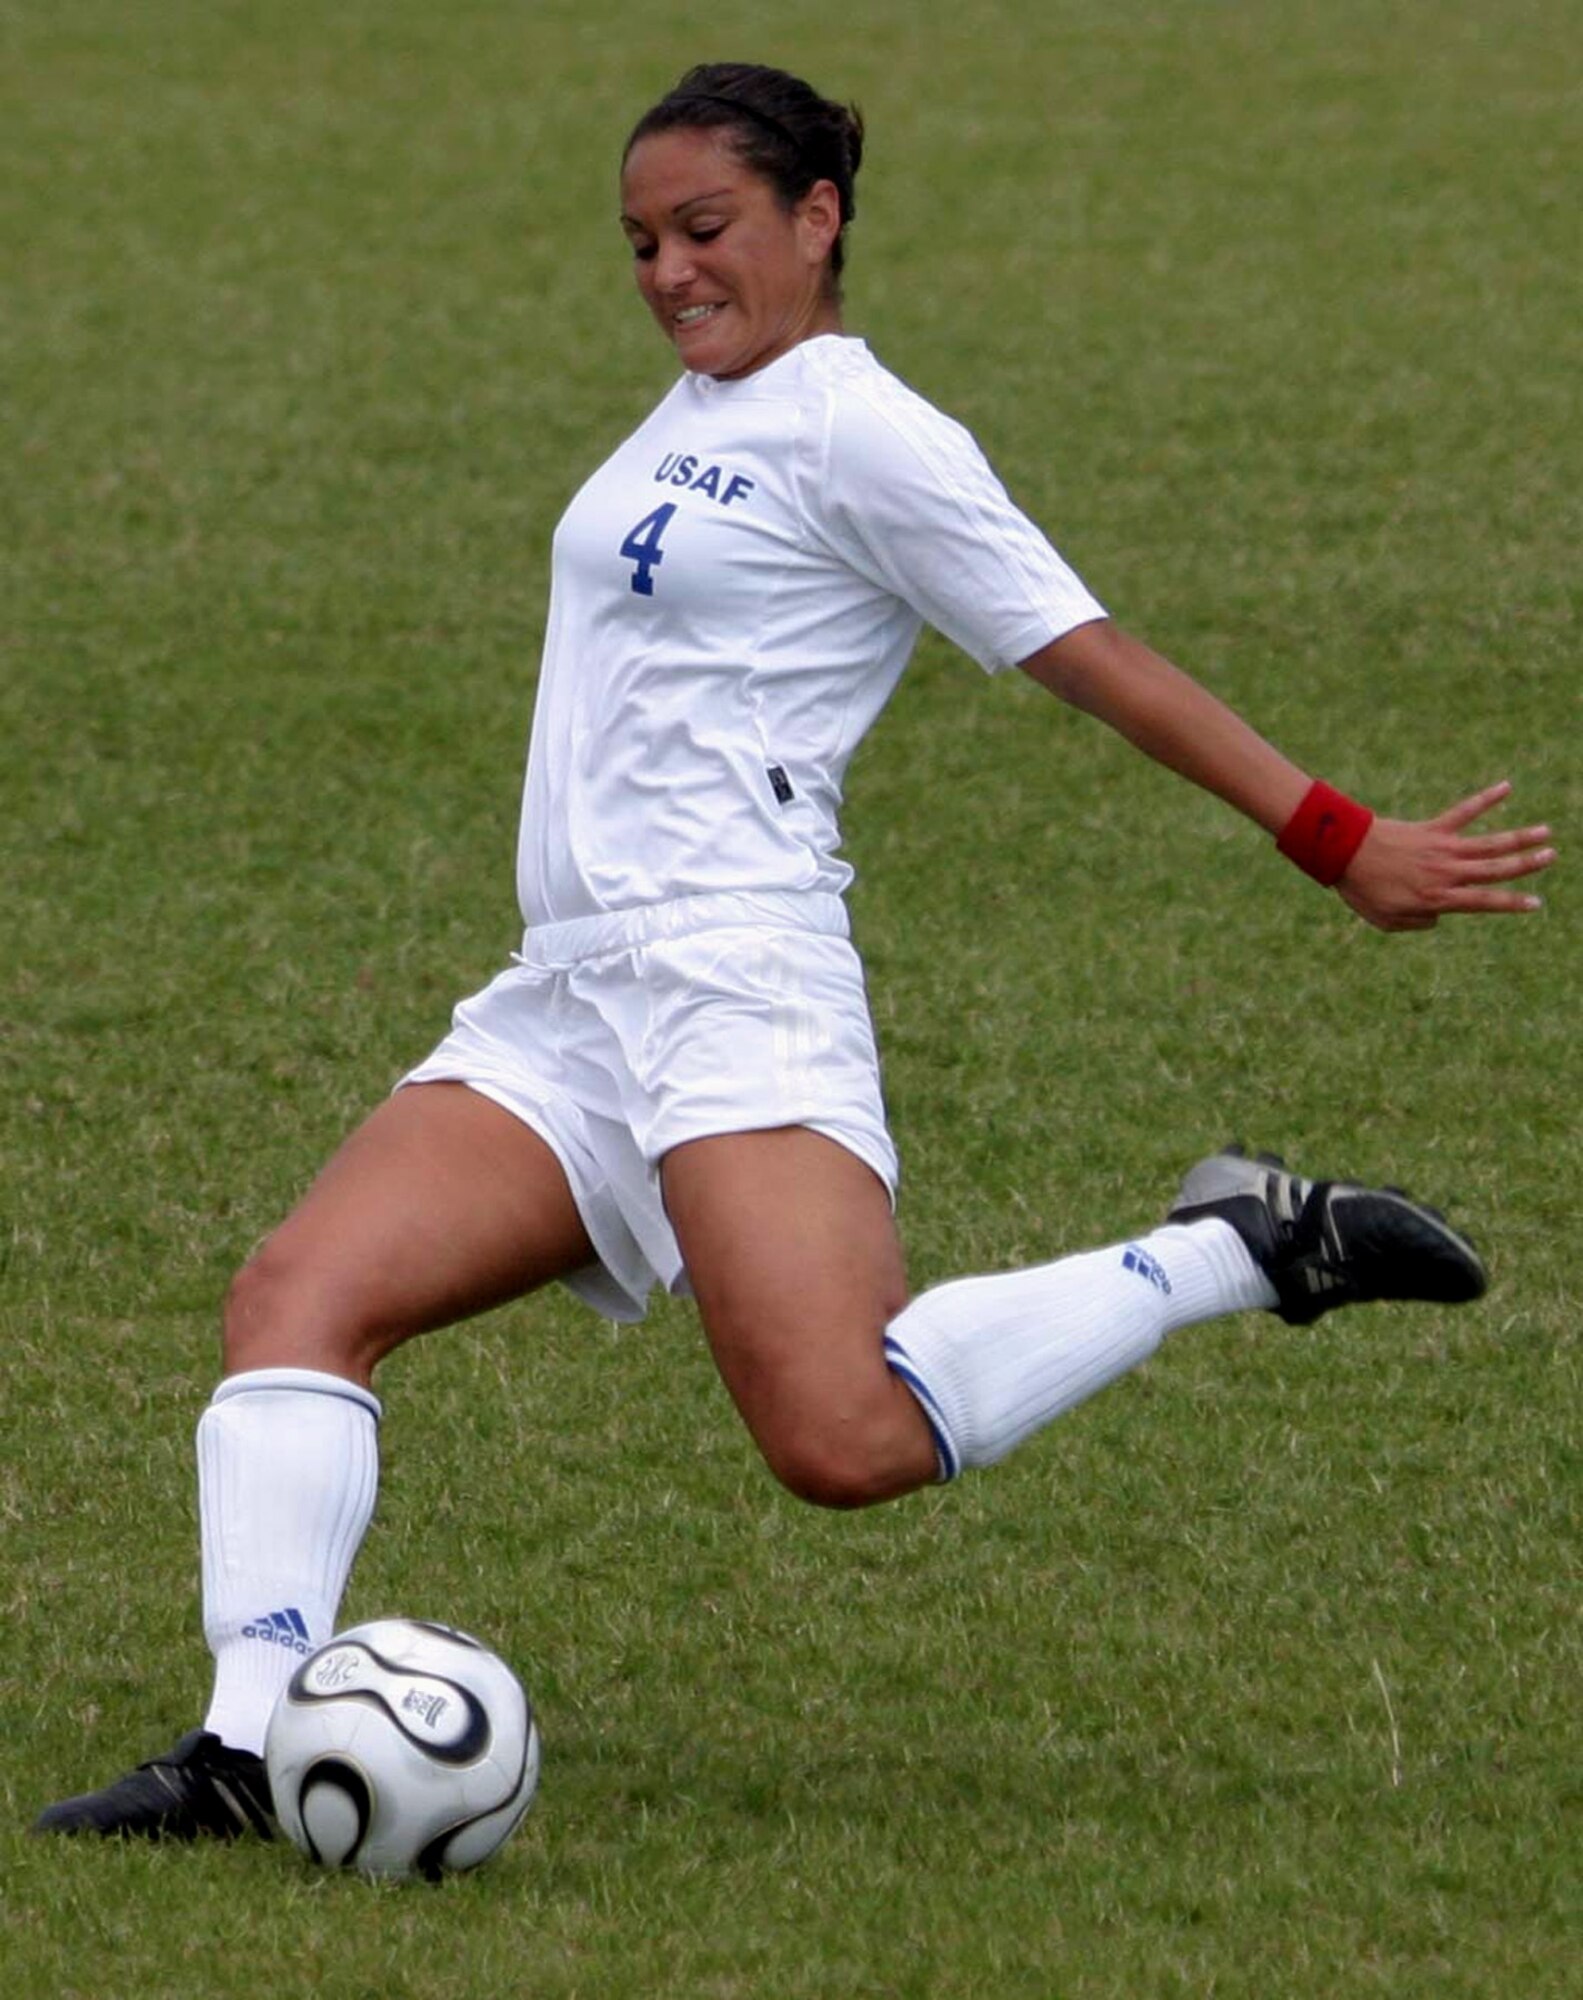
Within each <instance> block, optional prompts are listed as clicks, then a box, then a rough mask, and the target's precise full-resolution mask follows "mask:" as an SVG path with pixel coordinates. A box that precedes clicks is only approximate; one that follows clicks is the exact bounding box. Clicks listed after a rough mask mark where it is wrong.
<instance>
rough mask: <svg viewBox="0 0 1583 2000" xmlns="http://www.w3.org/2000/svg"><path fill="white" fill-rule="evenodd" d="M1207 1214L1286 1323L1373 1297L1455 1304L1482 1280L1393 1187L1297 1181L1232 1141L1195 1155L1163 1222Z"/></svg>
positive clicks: (1436, 1225) (1458, 1244) (1465, 1256)
mask: <svg viewBox="0 0 1583 2000" xmlns="http://www.w3.org/2000/svg"><path fill="white" fill-rule="evenodd" d="M1211 1215H1217V1216H1219V1217H1220V1218H1221V1220H1222V1221H1224V1222H1229V1223H1230V1224H1231V1226H1232V1228H1233V1229H1234V1230H1236V1232H1237V1234H1238V1235H1239V1236H1240V1237H1241V1238H1242V1240H1243V1242H1244V1243H1246V1244H1247V1246H1248V1249H1249V1250H1250V1251H1251V1252H1252V1253H1253V1259H1254V1262H1255V1263H1256V1264H1257V1265H1258V1266H1259V1268H1260V1270H1262V1271H1263V1272H1264V1274H1265V1275H1266V1277H1268V1279H1269V1280H1270V1283H1271V1284H1272V1285H1273V1286H1274V1287H1275V1291H1276V1297H1277V1301H1278V1303H1277V1304H1276V1306H1275V1307H1274V1308H1273V1310H1274V1311H1276V1312H1277V1313H1279V1314H1280V1316H1281V1318H1282V1319H1284V1320H1285V1321H1286V1322H1287V1323H1288V1324H1289V1325H1291V1326H1307V1325H1308V1323H1309V1322H1310V1321H1311V1320H1316V1319H1318V1317H1319V1315H1320V1314H1321V1313H1326V1312H1329V1311H1330V1309H1331V1307H1332V1306H1346V1305H1361V1304H1364V1303H1366V1302H1367V1301H1368V1300H1370V1299H1426V1300H1431V1301H1433V1302H1435V1303H1437V1304H1439V1305H1462V1304H1464V1303H1465V1302H1466V1301H1467V1300H1469V1299H1476V1298H1479V1297H1481V1296H1482V1295H1483V1293H1484V1291H1485V1289H1486V1288H1487V1286H1488V1284H1489V1279H1488V1277H1487V1276H1486V1275H1485V1270H1484V1266H1483V1264H1482V1263H1481V1262H1480V1260H1479V1253H1478V1252H1477V1251H1476V1250H1475V1249H1474V1247H1473V1245H1472V1244H1471V1243H1469V1242H1468V1240H1467V1238H1466V1237H1465V1236H1459V1235H1458V1234H1457V1232H1456V1230H1454V1229H1453V1228H1452V1227H1451V1225H1450V1223H1449V1222H1447V1221H1446V1219H1445V1217H1444V1216H1443V1215H1442V1214H1441V1213H1440V1212H1439V1210H1438V1209H1433V1208H1426V1207H1425V1206H1424V1204H1423V1203H1422V1202H1418V1201H1414V1200H1413V1199H1412V1197H1411V1196H1410V1195H1406V1194H1403V1192H1402V1190H1401V1189H1400V1188H1391V1187H1385V1188H1371V1187H1360V1186H1358V1185H1357V1184H1356V1183H1354V1182H1352V1181H1305V1180H1302V1179H1300V1178H1299V1177H1298V1176H1297V1175H1296V1174H1291V1173H1288V1172H1287V1171H1286V1166H1285V1163H1284V1162H1283V1161H1282V1160H1280V1159H1278V1158H1277V1157H1276V1155H1275V1154H1273V1153H1261V1154H1259V1156H1258V1158H1257V1159H1249V1157H1248V1156H1247V1154H1245V1153H1244V1152H1243V1151H1242V1150H1241V1149H1240V1147H1236V1146H1231V1147H1228V1148H1227V1149H1226V1151H1225V1152H1223V1153H1215V1154H1212V1155H1211V1157H1210V1158H1209V1159H1207V1160H1200V1161H1199V1163H1198V1165H1197V1166H1196V1167H1194V1168H1193V1169H1192V1171H1191V1172H1190V1173H1189V1174H1188V1176H1187V1178H1186V1179H1185V1180H1184V1181H1183V1182H1182V1185H1181V1186H1180V1187H1179V1188H1178V1189H1177V1192H1176V1200H1175V1201H1174V1202H1173V1204H1172V1205H1171V1209H1170V1212H1169V1214H1168V1215H1167V1216H1166V1220H1167V1221H1168V1222H1199V1221H1202V1220H1204V1219H1205V1218H1206V1217H1208V1216H1211Z"/></svg>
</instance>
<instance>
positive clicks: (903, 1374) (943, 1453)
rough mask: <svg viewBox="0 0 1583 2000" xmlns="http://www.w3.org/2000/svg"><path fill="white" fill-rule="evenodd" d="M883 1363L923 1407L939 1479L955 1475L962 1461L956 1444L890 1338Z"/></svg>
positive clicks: (931, 1400) (932, 1403)
mask: <svg viewBox="0 0 1583 2000" xmlns="http://www.w3.org/2000/svg"><path fill="white" fill-rule="evenodd" d="M885 1364H886V1366H887V1367H888V1368H889V1369H890V1372H891V1373H892V1374H893V1375H895V1376H897V1377H898V1378H899V1379H900V1380H901V1381H903V1382H905V1383H906V1385H907V1387H908V1388H909V1389H910V1390H911V1391H912V1393H913V1396H914V1398H915V1399H916V1401H917V1404H918V1407H919V1409H920V1410H922V1411H923V1419H924V1422H925V1423H926V1424H927V1425H928V1426H929V1432H930V1435H931V1436H932V1437H933V1439H934V1455H935V1457H936V1458H937V1459H938V1460H939V1464H940V1478H941V1480H942V1481H944V1480H950V1479H955V1478H956V1476H957V1474H958V1473H959V1472H960V1471H961V1470H962V1461H961V1460H960V1458H958V1456H957V1451H956V1446H955V1445H954V1444H953V1443H952V1442H951V1434H950V1432H949V1431H948V1430H947V1429H946V1427H945V1419H944V1418H943V1417H942V1416H941V1415H940V1412H939V1409H938V1408H937V1407H936V1404H935V1400H934V1398H933V1396H931V1395H930V1393H929V1390H928V1388H927V1386H926V1385H925V1383H924V1382H923V1380H922V1379H921V1377H920V1376H919V1375H918V1373H917V1371H916V1369H915V1368H914V1367H913V1365H912V1363H911V1361H909V1360H908V1358H907V1356H906V1355H905V1354H904V1353H903V1352H902V1350H901V1349H900V1348H899V1347H898V1346H897V1345H896V1343H895V1342H894V1341H892V1340H887V1341H886V1343H885Z"/></svg>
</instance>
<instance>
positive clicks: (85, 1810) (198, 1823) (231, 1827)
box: [33, 1729, 274, 1840]
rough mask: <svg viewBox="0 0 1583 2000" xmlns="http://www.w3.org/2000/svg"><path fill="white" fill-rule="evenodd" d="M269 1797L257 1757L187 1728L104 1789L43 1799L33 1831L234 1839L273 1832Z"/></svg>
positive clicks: (207, 1733) (110, 1837)
mask: <svg viewBox="0 0 1583 2000" xmlns="http://www.w3.org/2000/svg"><path fill="white" fill-rule="evenodd" d="M273 1815H274V1801H273V1800H272V1799H271V1797H270V1791H269V1777H268V1774H267V1773H266V1772H265V1769H264V1760H263V1758H262V1757H255V1756H254V1755H253V1753H252V1751H250V1750H233V1749H232V1748H231V1747H230V1746H229V1744H225V1743H222V1742H221V1741H220V1739H219V1737H218V1736H216V1735H214V1734H213V1733H212V1732H211V1731H209V1730H207V1729H193V1730H190V1731H189V1732H188V1733H187V1735H185V1736H184V1737H183V1738H182V1739H181V1741H180V1742H179V1743H178V1744H177V1745H176V1747H175V1749H174V1750H168V1751H166V1753H165V1755H164V1756H163V1757H151V1758H150V1759H149V1761H148V1762H147V1763H146V1764H139V1765H138V1767H137V1769H136V1770H135V1771H129V1772H128V1773H127V1775H126V1776H125V1777H124V1778H117V1779H116V1781H115V1783H114V1784H113V1785H106V1786H105V1788H104V1790H103V1791H102V1792H84V1793H83V1794H82V1796H81V1797H80V1798H75V1799H62V1800H61V1801H60V1803H59V1804H58V1805H53V1806H46V1807H45V1809H44V1811H43V1812H41V1813H40V1814H39V1816H38V1818H37V1819H36V1820H35V1821H34V1822H33V1831H34V1832H35V1833H96V1834H100V1835H102V1836H103V1837H104V1838H105V1839H107V1840H113V1839H115V1838H116V1837H117V1836H118V1835H119V1836H123V1837H126V1838H129V1839H141V1840H202V1839H211V1840H235V1839H236V1837H237V1836H238V1835H239V1834H243V1833H248V1832H253V1833H257V1834H260V1835H262V1836H263V1838H264V1839H265V1840H268V1839H270V1838H271V1837H272V1834H273Z"/></svg>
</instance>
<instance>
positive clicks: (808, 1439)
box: [755, 1409, 936, 1511]
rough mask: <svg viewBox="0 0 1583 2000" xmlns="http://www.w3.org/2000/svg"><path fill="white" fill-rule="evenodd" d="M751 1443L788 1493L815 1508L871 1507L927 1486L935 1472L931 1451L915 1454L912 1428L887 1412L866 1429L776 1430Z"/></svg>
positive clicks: (847, 1424) (848, 1425)
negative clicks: (754, 1443) (755, 1446)
mask: <svg viewBox="0 0 1583 2000" xmlns="http://www.w3.org/2000/svg"><path fill="white" fill-rule="evenodd" d="M903 1415H905V1413H903ZM920 1423H921V1419H920ZM923 1435H924V1439H925V1440H927V1435H928V1434H927V1428H926V1427H924V1433H923ZM755 1441H756V1442H757V1444H758V1447H759V1450H760V1451H761V1452H762V1453H763V1456H764V1461H765V1463H766V1464H767V1465H768V1467H769V1469H770V1471H771V1472H773V1473H774V1475H775V1477H776V1478H777V1479H778V1480H779V1481H780V1483H781V1485H782V1486H784V1487H785V1488H786V1490H787V1492H788V1493H791V1494H794V1495H795V1496H796V1498H797V1499H799V1500H806V1501H807V1502H808V1503H809V1505H810V1506H814V1507H829V1508H836V1509H840V1510H844V1511H850V1510H852V1509H854V1508H858V1507H873V1506H876V1505H878V1504H879V1502H881V1501H883V1500H894V1499H897V1498H899V1496H900V1495H902V1494H903V1493H911V1492H914V1491H915V1490H916V1489H917V1488H918V1487H920V1486H925V1485H928V1484H929V1482H930V1481H931V1480H932V1479H933V1477H934V1474H935V1469H936V1468H935V1459H934V1451H933V1446H932V1445H931V1444H927V1443H925V1444H924V1447H923V1448H922V1449H920V1440H919V1437H918V1435H917V1433H916V1432H915V1430H914V1428H913V1426H912V1424H911V1423H910V1422H907V1421H905V1420H898V1416H897V1414H896V1413H895V1412H893V1411H892V1410H890V1409H885V1410H882V1411H877V1412H876V1413H875V1417H874V1419H873V1420H872V1421H870V1422H868V1423H860V1422H852V1421H850V1420H846V1421H842V1422H839V1423H831V1424H821V1423H818V1422H812V1423H803V1424H797V1425H777V1426H776V1427H775V1428H774V1429H773V1430H772V1431H771V1432H770V1433H769V1434H768V1435H762V1434H761V1435H759V1436H757V1437H756V1440H755Z"/></svg>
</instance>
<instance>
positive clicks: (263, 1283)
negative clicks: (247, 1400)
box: [221, 1236, 395, 1383]
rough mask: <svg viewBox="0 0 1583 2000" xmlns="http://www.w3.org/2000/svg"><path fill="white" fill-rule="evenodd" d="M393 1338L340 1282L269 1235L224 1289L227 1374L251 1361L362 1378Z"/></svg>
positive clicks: (239, 1370)
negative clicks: (384, 1335)
mask: <svg viewBox="0 0 1583 2000" xmlns="http://www.w3.org/2000/svg"><path fill="white" fill-rule="evenodd" d="M394 1344H395V1343H394V1341H391V1340H382V1339H381V1338H380V1337H379V1334H378V1332H377V1330H376V1329H375V1328H374V1327H373V1326H372V1325H370V1324H369V1323H368V1321H367V1319H366V1317H365V1316H364V1315H360V1314H359V1312H358V1311H357V1309H356V1304H355V1299H354V1298H353V1297H352V1295H351V1294H350V1293H349V1292H348V1290H347V1289H346V1288H345V1287H344V1286H343V1285H338V1284H337V1283H336V1282H335V1280H334V1278H333V1277H332V1276H331V1275H330V1274H328V1273H326V1272H323V1271H315V1270H314V1269H313V1268H312V1267H311V1266H309V1265H307V1264H306V1263H305V1262H304V1261H303V1260H302V1259H300V1258H298V1257H297V1256H295V1255H294V1254H293V1252H292V1251H291V1250H290V1248H289V1247H287V1246H286V1245H284V1244H282V1243H281V1242H280V1240H279V1238H278V1236H270V1237H266V1238H265V1240H264V1241H263V1242H262V1243H261V1244H260V1245H259V1247H258V1248H257V1249H256V1250H255V1251H254V1252H253V1254H252V1256H251V1257H249V1258H248V1260H247V1262H246V1263H245V1264H244V1265H243V1266H242V1267H241V1269H240V1270H239V1271H238V1272H237V1273H236V1275H235V1277H233V1278H232V1280H231V1284H230V1288H229V1289H228V1291H227V1293H226V1298H225V1310H224V1315H223V1321H222V1334H221V1351H222V1357H223V1361H224V1367H225V1373H226V1374H227V1375H239V1374H241V1373H243V1372H244V1371H245V1370H247V1369H250V1368H314V1369H319V1370H322V1371H323V1372H324V1373H326V1374H331V1375H344V1376H346V1377H347V1378H348V1379H349V1380H352V1381H359V1382H363V1383H366V1382H367V1381H368V1380H369V1378H370V1376H371V1375H372V1373H373V1370H374V1366H375V1364H376V1363H377V1362H378V1361H379V1359H380V1358H381V1356H382V1355H383V1354H384V1353H386V1352H387V1351H388V1350H389V1348H390V1347H391V1346H393V1345H394Z"/></svg>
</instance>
